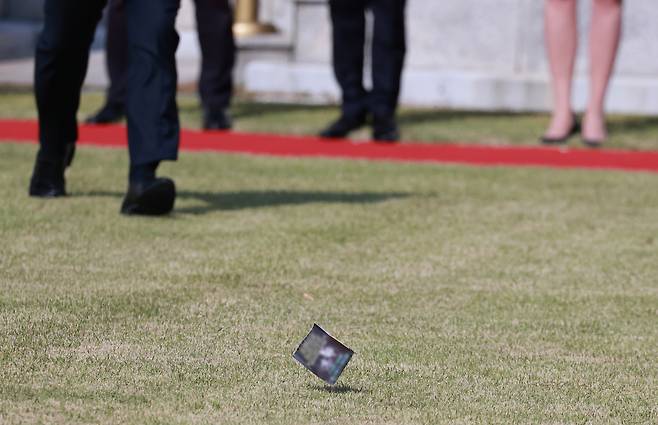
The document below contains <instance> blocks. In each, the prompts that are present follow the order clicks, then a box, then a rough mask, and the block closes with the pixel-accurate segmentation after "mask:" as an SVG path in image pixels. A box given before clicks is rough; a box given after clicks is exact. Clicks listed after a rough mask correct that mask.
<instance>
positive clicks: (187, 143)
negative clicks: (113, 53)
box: [0, 120, 658, 173]
mask: <svg viewBox="0 0 658 425" xmlns="http://www.w3.org/2000/svg"><path fill="white" fill-rule="evenodd" d="M37 140H38V125H37V123H36V122H35V121H17V120H0V141H2V142H29V143H35V142H36V141H37ZM78 143H79V144H81V145H92V146H103V147H119V148H122V147H125V146H126V129H125V127H124V126H120V125H110V126H90V125H82V126H80V130H79V142H78ZM181 150H183V151H212V152H224V153H238V154H252V155H265V156H276V157H303V158H310V157H319V158H342V159H363V160H372V161H399V162H425V163H447V164H467V165H476V166H517V167H547V168H574V169H610V170H625V171H644V172H651V173H658V152H655V151H622V150H608V149H601V150H588V149H569V148H564V149H561V148H545V147H539V146H537V147H519V146H500V147H496V146H478V145H454V144H435V145H432V144H421V143H411V142H405V143H401V144H395V145H382V144H375V143H357V142H353V141H349V140H337V141H325V140H321V139H318V138H315V137H303V136H284V135H272V134H248V133H237V132H202V131H194V130H182V132H181Z"/></svg>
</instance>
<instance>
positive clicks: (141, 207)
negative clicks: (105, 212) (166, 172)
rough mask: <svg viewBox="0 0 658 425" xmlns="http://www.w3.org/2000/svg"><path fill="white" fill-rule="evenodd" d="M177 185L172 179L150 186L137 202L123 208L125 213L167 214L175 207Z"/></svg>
mask: <svg viewBox="0 0 658 425" xmlns="http://www.w3.org/2000/svg"><path fill="white" fill-rule="evenodd" d="M175 200H176V185H175V184H174V182H173V181H172V180H161V181H159V182H157V183H156V184H154V185H153V186H151V187H149V188H148V189H147V190H145V191H144V193H142V194H141V196H139V197H138V198H137V199H136V200H135V202H133V203H131V204H130V205H128V206H123V207H122V208H121V213H122V214H124V215H166V214H169V213H170V212H171V211H172V210H173V209H174V202H175Z"/></svg>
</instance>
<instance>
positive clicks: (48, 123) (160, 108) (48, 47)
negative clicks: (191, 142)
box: [35, 0, 179, 165]
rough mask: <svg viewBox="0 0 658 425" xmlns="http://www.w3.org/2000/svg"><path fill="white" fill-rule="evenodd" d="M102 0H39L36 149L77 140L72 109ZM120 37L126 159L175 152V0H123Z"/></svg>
mask: <svg viewBox="0 0 658 425" xmlns="http://www.w3.org/2000/svg"><path fill="white" fill-rule="evenodd" d="M105 3H106V0H46V2H45V18H44V28H43V32H42V33H41V35H40V37H39V41H38V43H37V51H36V65H35V93H36V99H37V108H38V110H39V133H40V134H39V141H40V144H41V150H40V153H39V155H40V156H42V157H44V158H48V157H50V158H61V157H62V155H64V154H65V152H66V146H67V145H68V144H69V143H73V142H75V141H76V140H77V137H78V132H77V121H76V113H77V110H78V106H79V103H80V90H81V88H82V83H83V81H84V77H85V74H86V71H87V64H88V60H89V48H90V45H91V42H92V40H93V37H94V32H95V29H96V25H97V24H98V21H99V20H100V19H101V15H102V11H103V8H104V6H105ZM124 7H125V13H126V21H125V22H126V31H127V32H126V33H127V40H128V59H127V63H128V75H127V79H126V85H127V90H126V115H127V118H128V142H129V148H130V149H129V150H130V160H131V164H133V165H141V164H148V163H152V162H157V161H161V160H175V159H176V158H177V155H178V139H179V122H178V109H177V106H176V84H177V77H176V58H175V53H176V48H177V46H178V34H177V33H176V30H175V27H174V24H175V20H176V15H177V13H178V7H179V0H124Z"/></svg>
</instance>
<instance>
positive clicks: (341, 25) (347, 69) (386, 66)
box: [321, 0, 406, 141]
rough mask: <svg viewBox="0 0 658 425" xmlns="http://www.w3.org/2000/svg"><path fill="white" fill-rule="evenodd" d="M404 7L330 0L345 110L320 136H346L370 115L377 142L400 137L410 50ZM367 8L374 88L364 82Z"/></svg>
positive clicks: (394, 1)
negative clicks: (400, 107) (370, 20)
mask: <svg viewBox="0 0 658 425" xmlns="http://www.w3.org/2000/svg"><path fill="white" fill-rule="evenodd" d="M405 6H406V0H330V1H329V7H330V10H331V22H332V25H333V64H334V73H335V75H336V80H337V81H338V84H339V85H340V88H341V91H342V114H341V117H340V119H339V120H338V121H336V122H335V123H333V124H332V125H331V126H329V127H328V128H327V129H326V130H324V131H323V132H322V133H321V136H324V137H328V138H333V137H345V136H346V135H347V134H348V133H349V132H350V131H352V130H355V129H356V128H358V127H361V126H362V125H363V124H365V122H366V119H367V117H368V115H371V116H372V120H373V127H374V128H373V130H374V131H373V136H374V138H375V139H376V140H380V141H395V140H397V139H398V138H399V133H398V130H397V125H396V124H395V112H396V109H397V104H398V97H399V94H400V80H401V77H402V69H403V66H404V58H405V53H406V37H405ZM368 9H370V10H371V11H372V14H373V17H374V28H373V35H372V82H373V87H372V90H371V91H370V92H368V91H367V90H366V89H365V88H364V86H363V67H364V45H365V41H366V18H365V13H366V11H367V10H368Z"/></svg>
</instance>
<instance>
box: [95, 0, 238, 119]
mask: <svg viewBox="0 0 658 425" xmlns="http://www.w3.org/2000/svg"><path fill="white" fill-rule="evenodd" d="M124 1H126V0H110V1H109V9H108V39H107V49H106V50H107V68H108V73H109V75H110V88H109V90H108V94H107V103H108V104H111V105H115V106H121V105H123V102H124V99H125V92H126V75H127V72H126V69H127V54H126V46H127V40H126V24H125V18H124V10H123V9H124V8H123V2H124ZM195 6H196V22H197V31H198V35H199V44H200V46H201V57H202V59H201V77H200V78H199V94H200V96H201V102H202V103H203V106H204V107H205V108H207V109H209V110H210V111H214V110H219V109H225V108H227V107H228V106H229V104H230V103H231V95H232V91H233V65H234V64H235V39H234V37H233V11H232V9H231V6H230V5H229V2H228V0H195Z"/></svg>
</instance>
